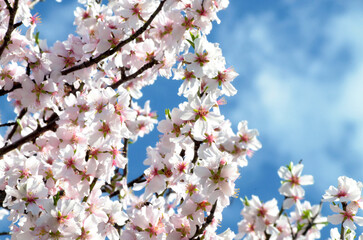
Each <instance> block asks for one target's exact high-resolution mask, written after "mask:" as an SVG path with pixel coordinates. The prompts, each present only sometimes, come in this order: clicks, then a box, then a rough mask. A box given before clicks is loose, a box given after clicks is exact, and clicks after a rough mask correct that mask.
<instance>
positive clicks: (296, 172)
mask: <svg viewBox="0 0 363 240" xmlns="http://www.w3.org/2000/svg"><path fill="white" fill-rule="evenodd" d="M302 170H303V164H301V163H299V164H297V165H294V164H293V163H292V162H291V163H290V164H289V165H287V166H286V167H284V166H283V167H280V169H279V170H278V175H279V177H280V178H281V187H280V189H279V193H280V194H281V195H282V196H284V202H283V204H282V206H281V207H280V209H279V207H278V205H277V204H278V203H277V200H276V199H272V200H270V201H268V202H265V203H263V202H261V200H260V199H259V198H258V197H257V196H252V198H251V199H247V198H245V199H244V200H243V203H244V206H245V207H244V208H243V210H242V212H241V214H242V216H243V220H242V221H241V222H239V223H238V228H239V234H238V235H237V237H238V238H239V239H240V238H242V237H244V239H279V240H280V239H285V240H287V239H319V238H320V237H321V234H320V230H321V229H322V228H323V227H324V226H325V225H326V218H325V217H322V216H321V214H320V212H321V205H311V203H310V202H309V201H307V200H304V201H303V202H302V200H303V199H304V196H305V191H304V189H303V188H302V185H311V184H313V182H314V180H313V177H312V176H311V175H303V176H301V173H302ZM293 206H294V209H293V210H292V209H291V208H292V207H293ZM289 209H290V212H289V214H288V213H287V211H288V210H289Z"/></svg>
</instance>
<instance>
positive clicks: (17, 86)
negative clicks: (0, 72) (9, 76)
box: [0, 82, 21, 96]
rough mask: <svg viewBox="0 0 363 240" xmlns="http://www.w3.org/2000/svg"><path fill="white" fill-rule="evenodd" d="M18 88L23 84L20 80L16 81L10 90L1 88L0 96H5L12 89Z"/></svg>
mask: <svg viewBox="0 0 363 240" xmlns="http://www.w3.org/2000/svg"><path fill="white" fill-rule="evenodd" d="M18 88H21V84H20V83H18V82H15V83H14V85H13V87H12V88H11V89H10V90H4V89H1V90H0V96H4V95H5V94H8V93H10V92H12V91H14V90H15V89H18Z"/></svg>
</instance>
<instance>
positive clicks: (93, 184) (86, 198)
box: [82, 178, 98, 202]
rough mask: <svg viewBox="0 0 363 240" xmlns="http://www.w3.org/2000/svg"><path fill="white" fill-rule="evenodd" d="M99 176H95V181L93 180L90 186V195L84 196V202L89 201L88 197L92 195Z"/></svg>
mask: <svg viewBox="0 0 363 240" xmlns="http://www.w3.org/2000/svg"><path fill="white" fill-rule="evenodd" d="M97 180H98V178H94V179H93V181H92V182H91V185H90V186H89V195H88V196H84V198H83V200H82V202H87V200H88V197H89V196H90V195H91V193H92V190H93V188H94V187H95V185H96V183H97Z"/></svg>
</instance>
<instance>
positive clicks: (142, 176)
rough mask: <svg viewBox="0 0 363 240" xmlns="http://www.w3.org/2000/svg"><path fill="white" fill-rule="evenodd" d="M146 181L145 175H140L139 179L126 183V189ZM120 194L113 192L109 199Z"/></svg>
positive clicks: (118, 191)
mask: <svg viewBox="0 0 363 240" xmlns="http://www.w3.org/2000/svg"><path fill="white" fill-rule="evenodd" d="M145 181H146V179H145V175H144V174H142V175H140V176H139V177H137V178H135V179H134V180H132V181H131V182H128V183H127V187H128V188H130V187H132V186H133V185H134V184H135V183H142V182H145ZM119 194H120V190H117V191H114V192H113V193H111V194H110V195H109V197H110V198H112V197H115V196H117V195H119Z"/></svg>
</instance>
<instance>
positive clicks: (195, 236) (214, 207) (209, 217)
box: [189, 201, 218, 240]
mask: <svg viewBox="0 0 363 240" xmlns="http://www.w3.org/2000/svg"><path fill="white" fill-rule="evenodd" d="M217 202H218V201H216V202H215V203H214V204H213V206H212V209H211V210H210V213H209V215H208V217H207V219H206V220H205V222H204V223H203V224H202V227H200V228H199V226H197V231H196V232H195V234H194V236H193V237H191V238H189V240H197V239H198V240H199V239H201V238H200V237H198V236H199V235H201V234H203V232H204V230H205V229H206V228H207V227H208V225H209V224H211V222H212V221H213V218H214V212H215V211H216V208H217Z"/></svg>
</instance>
